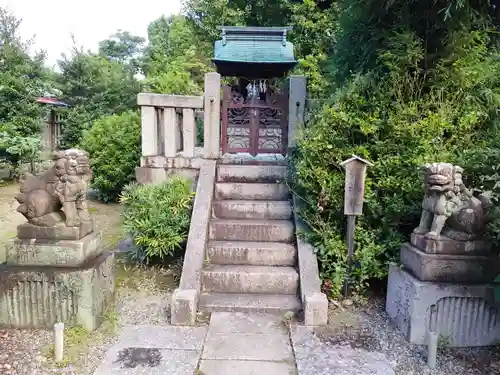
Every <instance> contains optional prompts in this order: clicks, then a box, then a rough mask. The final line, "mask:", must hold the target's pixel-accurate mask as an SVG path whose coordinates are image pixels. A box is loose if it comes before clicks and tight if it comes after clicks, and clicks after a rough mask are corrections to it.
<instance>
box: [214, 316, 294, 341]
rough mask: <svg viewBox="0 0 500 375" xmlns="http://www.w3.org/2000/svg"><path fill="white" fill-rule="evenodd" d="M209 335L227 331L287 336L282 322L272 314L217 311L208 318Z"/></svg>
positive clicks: (226, 332)
mask: <svg viewBox="0 0 500 375" xmlns="http://www.w3.org/2000/svg"><path fill="white" fill-rule="evenodd" d="M208 333H209V335H215V334H228V333H247V334H269V335H276V336H280V337H285V338H286V337H288V332H287V329H286V328H285V326H284V325H283V322H282V321H281V320H280V319H279V318H277V317H276V316H274V315H269V314H263V313H251V314H248V313H238V312H235V313H231V312H219V313H215V314H212V316H211V318H210V326H209V329H208Z"/></svg>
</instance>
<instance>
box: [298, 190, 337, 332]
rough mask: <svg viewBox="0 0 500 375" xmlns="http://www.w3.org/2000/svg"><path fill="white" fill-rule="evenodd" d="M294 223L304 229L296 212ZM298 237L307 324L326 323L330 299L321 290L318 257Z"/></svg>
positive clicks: (301, 288)
mask: <svg viewBox="0 0 500 375" xmlns="http://www.w3.org/2000/svg"><path fill="white" fill-rule="evenodd" d="M297 203H298V202H297V201H296V198H295V197H294V198H293V206H294V210H296V209H297V207H298V204H297ZM294 223H295V227H296V229H297V230H304V229H305V226H304V224H303V223H302V222H301V221H300V220H299V217H298V215H297V213H295V214H294ZM296 237H297V238H296V239H297V255H298V266H299V275H300V297H301V300H302V303H303V304H304V318H305V323H306V325H309V326H319V325H325V324H327V321H328V299H327V298H326V295H325V294H324V293H322V292H321V280H320V278H319V268H318V259H317V257H316V252H315V251H314V248H313V246H312V245H311V244H309V243H307V242H306V241H305V240H304V239H303V238H301V237H300V236H296Z"/></svg>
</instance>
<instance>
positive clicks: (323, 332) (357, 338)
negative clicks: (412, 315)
mask: <svg viewBox="0 0 500 375" xmlns="http://www.w3.org/2000/svg"><path fill="white" fill-rule="evenodd" d="M316 334H317V335H318V336H319V337H320V338H321V340H324V341H328V342H330V343H332V344H334V345H339V346H344V345H350V346H351V347H353V348H360V349H365V350H368V351H373V352H382V353H384V354H385V355H386V357H387V358H388V360H389V361H390V363H391V364H392V366H393V367H394V370H395V373H396V374H397V375H500V346H497V347H491V348H457V349H452V348H440V349H439V351H438V366H437V368H436V369H435V370H430V369H429V368H428V367H427V366H426V361H427V350H426V347H424V346H418V345H413V344H410V343H408V342H407V341H406V339H405V338H404V336H403V334H402V333H401V332H399V331H398V330H397V328H395V327H394V326H393V325H392V324H391V322H390V320H389V318H388V316H387V314H386V313H385V311H384V298H382V297H378V298H372V299H370V300H369V301H368V303H367V304H366V305H364V306H362V307H341V306H340V307H336V306H333V305H332V306H331V309H330V317H329V326H328V327H326V328H321V329H317V330H316ZM353 375H354V374H353Z"/></svg>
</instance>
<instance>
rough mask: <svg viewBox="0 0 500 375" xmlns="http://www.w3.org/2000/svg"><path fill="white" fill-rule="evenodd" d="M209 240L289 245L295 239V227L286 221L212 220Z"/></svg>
mask: <svg viewBox="0 0 500 375" xmlns="http://www.w3.org/2000/svg"><path fill="white" fill-rule="evenodd" d="M210 239H211V240H216V241H258V242H284V243H291V242H293V241H294V239H295V227H294V225H293V223H292V222H291V221H288V220H223V219H212V220H211V221H210Z"/></svg>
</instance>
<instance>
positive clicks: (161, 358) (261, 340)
mask: <svg viewBox="0 0 500 375" xmlns="http://www.w3.org/2000/svg"><path fill="white" fill-rule="evenodd" d="M118 374H120V375H160V374H162V375H164V374H169V375H235V374H237V375H330V374H331V375H348V374H356V375H394V371H393V369H392V367H391V366H390V365H389V363H387V360H386V359H385V357H384V356H383V355H382V354H379V353H369V352H367V351H364V350H356V349H352V348H350V347H348V348H342V347H335V346H331V345H329V344H325V343H322V342H321V341H320V340H319V339H318V338H317V337H316V336H315V335H314V334H313V332H312V330H311V329H310V328H307V327H303V326H294V327H292V330H291V333H290V331H289V330H288V329H287V328H286V327H285V324H284V323H283V321H282V319H281V318H280V317H279V316H273V315H263V314H244V313H213V314H212V317H211V319H210V325H209V327H174V326H151V325H149V326H130V327H125V328H124V329H123V331H122V334H121V335H120V337H119V339H118V342H117V343H116V344H115V345H114V346H113V347H112V348H111V349H110V350H109V351H108V353H107V354H106V356H105V358H104V360H103V362H102V363H101V366H100V367H99V368H98V369H97V370H96V372H95V373H94V375H118Z"/></svg>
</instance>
